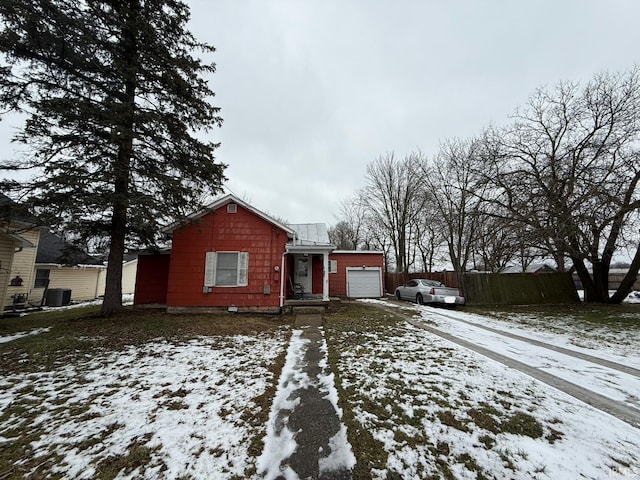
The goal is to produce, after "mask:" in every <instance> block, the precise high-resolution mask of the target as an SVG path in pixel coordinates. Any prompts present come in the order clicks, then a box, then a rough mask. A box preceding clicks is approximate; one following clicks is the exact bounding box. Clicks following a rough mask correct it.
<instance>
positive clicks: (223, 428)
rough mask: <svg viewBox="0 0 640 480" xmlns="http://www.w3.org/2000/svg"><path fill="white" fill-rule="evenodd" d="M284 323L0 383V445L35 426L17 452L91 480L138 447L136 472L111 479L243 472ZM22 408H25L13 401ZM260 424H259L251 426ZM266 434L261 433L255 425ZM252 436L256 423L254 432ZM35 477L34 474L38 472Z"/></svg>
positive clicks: (160, 344) (156, 345) (140, 349)
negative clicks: (141, 462)
mask: <svg viewBox="0 0 640 480" xmlns="http://www.w3.org/2000/svg"><path fill="white" fill-rule="evenodd" d="M286 337H287V332H286V330H285V329H281V330H278V331H276V332H275V333H268V334H267V333H264V334H260V335H257V336H255V337H249V336H237V337H201V338H197V339H194V340H192V341H189V342H186V343H169V342H166V341H156V342H152V343H147V344H145V345H143V346H131V347H128V348H127V349H126V350H124V351H122V352H106V353H104V354H103V355H98V356H94V357H91V358H87V359H86V360H85V361H81V362H74V363H72V364H67V365H61V366H59V367H57V368H55V369H53V370H50V371H45V372H39V373H29V374H24V375H22V374H21V375H17V374H16V375H9V376H6V377H4V378H2V379H1V380H0V414H4V415H5V418H6V419H5V420H4V421H3V423H2V425H0V442H11V441H12V440H11V438H10V435H11V433H10V432H11V431H12V430H14V429H20V430H24V429H26V430H28V431H32V432H39V433H40V435H38V436H36V438H35V439H34V440H33V441H32V442H31V444H30V447H29V450H30V451H27V452H25V457H24V458H30V459H33V458H38V457H40V456H41V457H43V458H46V457H48V458H50V457H51V455H52V454H55V455H56V457H54V458H57V459H59V460H58V461H57V462H56V465H54V466H53V467H52V472H53V473H54V474H56V475H60V476H61V478H65V479H85V478H86V479H89V478H94V477H96V476H97V474H98V472H100V471H101V470H103V469H105V468H109V467H110V465H112V464H114V463H116V462H117V459H118V458H123V457H126V456H127V455H135V454H140V452H143V453H144V454H146V455H149V456H150V460H149V462H148V464H147V466H146V467H145V468H144V469H142V470H141V469H139V468H138V469H135V470H133V471H129V472H125V471H123V470H121V471H120V473H119V475H118V477H117V478H136V479H161V478H172V479H173V478H207V479H227V478H230V477H233V476H238V477H240V478H242V477H245V472H246V471H247V469H251V468H252V467H253V466H254V464H255V459H254V458H252V457H251V456H250V454H249V446H250V443H251V442H250V441H251V439H252V438H253V437H254V436H255V435H256V426H252V425H250V424H249V422H248V421H247V420H246V419H245V416H244V415H245V414H247V413H248V414H255V413H256V410H257V409H259V407H258V406H257V405H256V404H255V403H254V401H253V399H254V398H255V397H257V396H259V395H261V394H263V393H264V392H265V390H266V388H267V386H268V384H269V383H271V382H272V381H273V374H272V373H271V372H270V370H269V366H270V364H271V363H272V361H273V359H274V358H275V357H276V356H277V355H279V354H280V353H281V352H282V350H283V348H284V347H285V344H286V340H287V338H286ZM18 399H19V403H20V404H21V405H25V404H26V405H28V413H29V414H28V415H24V413H22V414H21V413H12V414H10V415H9V416H8V417H7V413H8V412H10V411H11V407H12V404H13V403H14V402H17V401H18ZM260 428H263V427H262V426H258V429H260ZM263 431H264V430H263ZM258 433H259V430H258ZM36 476H37V475H36Z"/></svg>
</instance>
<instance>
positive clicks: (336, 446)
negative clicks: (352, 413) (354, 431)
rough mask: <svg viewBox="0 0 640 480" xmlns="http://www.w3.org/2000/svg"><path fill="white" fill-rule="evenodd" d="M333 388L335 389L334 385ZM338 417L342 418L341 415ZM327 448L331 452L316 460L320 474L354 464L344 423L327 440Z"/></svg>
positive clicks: (349, 468) (346, 467) (350, 467)
mask: <svg viewBox="0 0 640 480" xmlns="http://www.w3.org/2000/svg"><path fill="white" fill-rule="evenodd" d="M333 388H334V390H335V387H333ZM340 417H341V418H342V415H340ZM329 449H330V450H331V453H329V455H328V456H326V457H324V458H320V459H319V460H318V467H319V470H320V476H323V475H326V474H329V473H331V472H337V471H341V470H344V469H347V470H353V467H355V465H356V457H355V456H354V454H353V450H352V449H351V444H350V443H349V440H348V439H347V427H345V425H344V424H341V425H340V429H339V430H338V433H336V434H335V435H334V436H333V437H331V439H330V440H329Z"/></svg>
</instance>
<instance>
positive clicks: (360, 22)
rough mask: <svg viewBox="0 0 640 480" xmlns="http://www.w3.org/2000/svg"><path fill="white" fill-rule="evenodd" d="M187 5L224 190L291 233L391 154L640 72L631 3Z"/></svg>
mask: <svg viewBox="0 0 640 480" xmlns="http://www.w3.org/2000/svg"><path fill="white" fill-rule="evenodd" d="M186 1H187V3H188V4H190V5H191V8H192V22H191V25H190V28H191V30H192V32H193V33H194V34H195V35H196V37H197V38H199V39H200V40H203V41H205V42H207V43H210V44H212V45H214V46H215V47H216V49H217V52H216V54H215V55H214V57H213V58H214V61H215V62H216V64H217V69H218V70H217V73H216V74H215V75H213V76H212V77H211V82H212V88H213V90H214V91H215V92H216V97H215V99H214V100H215V104H216V105H218V106H220V107H221V108H222V112H221V115H222V117H223V118H224V124H223V126H222V128H221V129H219V130H218V131H216V132H214V133H213V134H212V137H211V139H212V140H214V141H220V142H222V146H221V147H220V148H219V149H218V150H217V158H218V160H220V161H221V162H223V163H226V164H228V165H229V168H228V169H227V177H228V178H229V181H228V183H227V186H228V187H229V188H230V190H231V191H232V192H234V193H235V194H237V195H239V196H241V197H243V198H245V199H246V200H248V201H249V202H250V203H252V204H253V205H254V206H255V207H256V208H259V209H261V210H263V211H266V212H269V213H271V214H274V215H276V216H278V217H281V218H284V219H286V220H288V221H289V222H291V223H306V222H325V223H327V224H334V223H335V222H336V219H335V215H337V214H339V202H340V201H341V200H342V199H345V198H347V197H350V196H351V195H352V194H353V192H355V191H356V190H357V189H359V188H361V187H362V186H364V184H365V178H364V174H365V169H366V165H367V164H368V163H369V162H371V161H373V160H375V159H376V158H377V157H379V156H381V155H385V154H387V153H390V152H395V154H396V155H397V156H400V157H402V156H404V155H406V154H408V153H410V152H411V151H414V150H416V149H420V150H421V151H422V152H423V153H425V154H426V155H433V154H435V153H436V152H437V149H438V144H439V142H440V141H441V140H445V139H447V138H451V137H469V136H472V135H474V134H478V133H480V131H481V130H482V128H483V127H485V126H487V125H489V124H491V123H493V124H498V125H499V124H504V123H506V122H507V121H508V117H509V115H510V114H511V113H512V112H513V111H514V109H515V107H517V106H518V105H522V104H524V103H525V102H526V100H527V97H528V96H529V95H530V94H532V93H533V91H534V90H535V88H536V87H538V86H542V85H545V84H546V85H553V84H555V83H556V82H558V81H559V80H587V79H589V78H590V77H591V76H592V75H593V74H594V73H597V72H600V71H603V70H611V71H621V70H626V69H628V68H631V67H632V66H633V65H634V64H635V63H638V62H639V60H640V58H639V57H640V55H639V53H638V52H639V48H640V28H639V25H638V23H639V19H640V1H637V0H601V1H596V0H535V1H534V0H528V1H524V0H518V1H510V0H501V1H498V0H483V1H479V0H477V1H471V0H468V1H465V0H459V1H445V0H423V1H418V0H413V1H412V0H384V1H383V0H254V1H251V0H216V1H212V0H186ZM9 128H10V125H9V124H8V123H7V122H2V123H0V142H2V141H3V140H4V143H5V144H6V138H7V137H8V136H9V130H8V129H9Z"/></svg>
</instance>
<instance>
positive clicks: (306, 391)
mask: <svg viewBox="0 0 640 480" xmlns="http://www.w3.org/2000/svg"><path fill="white" fill-rule="evenodd" d="M294 330H299V331H300V339H301V340H303V341H304V352H303V353H302V354H301V355H300V358H299V359H298V361H297V363H296V365H295V366H294V367H293V372H292V375H291V382H296V379H308V380H305V381H300V383H299V386H298V387H297V388H295V389H294V390H293V392H292V393H291V394H290V395H289V397H288V399H287V400H288V401H289V402H291V403H290V405H293V407H292V408H291V409H283V410H280V412H278V416H277V418H276V421H275V425H276V431H275V434H276V435H281V434H282V430H283V429H284V428H287V429H288V430H290V432H291V433H292V434H293V441H295V444H296V447H295V450H294V451H293V453H292V454H291V455H290V456H289V457H288V458H287V459H285V460H283V461H282V463H281V465H280V468H279V470H280V472H282V473H281V474H279V475H277V476H275V477H274V476H273V472H271V473H270V474H268V475H266V476H267V477H269V478H276V479H278V480H280V479H285V478H291V477H290V475H289V474H287V472H291V471H293V472H295V474H296V475H297V476H298V478H300V479H322V480H347V479H351V478H352V475H351V470H350V469H349V468H347V467H346V466H345V462H344V461H343V460H344V456H345V452H344V451H332V446H333V447H334V448H335V447H336V445H337V444H338V445H339V444H340V443H342V445H341V446H344V443H345V442H346V430H345V429H344V428H341V427H342V421H341V418H340V415H339V413H338V412H337V411H336V407H335V406H334V404H333V402H332V401H331V399H330V398H329V394H328V392H327V388H326V387H327V386H326V384H323V379H326V377H327V375H328V361H327V352H326V347H325V342H324V338H323V332H322V315H320V314H304V315H297V316H296V319H295V323H294ZM290 348H291V347H290ZM329 378H332V377H329ZM331 388H334V387H333V385H331ZM336 396H337V395H336ZM342 437H344V438H343V439H342V440H343V442H336V439H340V438H342ZM347 450H348V452H346V453H347V458H348V455H349V454H350V455H351V456H352V455H353V454H352V453H351V448H350V447H349V446H348V444H347ZM353 462H354V463H355V459H353ZM346 463H349V462H348V461H347V462H346Z"/></svg>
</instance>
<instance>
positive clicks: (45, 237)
mask: <svg viewBox="0 0 640 480" xmlns="http://www.w3.org/2000/svg"><path fill="white" fill-rule="evenodd" d="M36 263H40V264H55V265H102V262H101V261H100V260H99V259H97V258H93V257H91V256H89V255H87V254H86V253H84V252H82V251H81V250H79V249H77V248H73V246H72V245H69V244H68V243H67V242H65V241H64V239H63V238H62V237H60V236H58V235H56V234H54V233H51V232H50V231H49V230H47V229H44V228H43V229H41V230H40V241H39V242H38V251H37V253H36Z"/></svg>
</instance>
